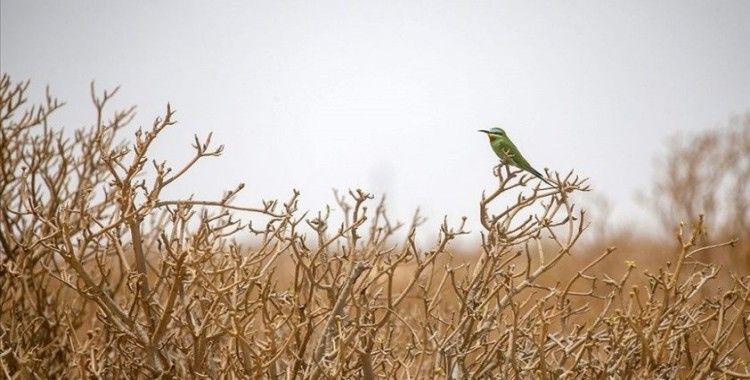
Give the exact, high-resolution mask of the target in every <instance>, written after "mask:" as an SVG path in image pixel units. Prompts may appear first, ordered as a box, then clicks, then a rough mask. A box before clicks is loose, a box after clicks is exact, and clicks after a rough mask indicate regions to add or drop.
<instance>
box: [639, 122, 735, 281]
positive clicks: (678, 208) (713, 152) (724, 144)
mask: <svg viewBox="0 0 750 380" xmlns="http://www.w3.org/2000/svg"><path fill="white" fill-rule="evenodd" d="M645 200H646V202H647V203H648V204H649V205H651V206H652V209H653V210H654V211H655V212H656V214H657V216H658V217H659V219H660V220H661V225H662V226H664V227H665V228H668V229H671V228H672V227H671V226H674V225H676V224H677V223H680V222H685V221H689V220H691V219H692V218H694V217H695V216H696V215H699V214H703V215H707V217H706V218H707V220H706V227H707V230H708V231H709V238H711V240H713V241H721V240H726V239H728V238H731V237H740V242H741V243H742V245H741V246H740V247H739V249H738V251H737V255H736V256H735V257H734V259H733V261H732V263H734V264H741V265H743V266H744V268H745V269H750V258H748V256H749V255H750V244H747V242H748V241H750V113H746V114H744V115H741V116H736V117H733V118H732V119H731V120H730V121H729V125H728V126H726V127H723V128H716V129H708V130H705V131H703V132H701V133H698V134H696V135H681V136H676V137H675V138H674V139H672V141H671V143H670V146H669V150H668V153H667V155H666V157H664V158H663V159H662V160H660V161H659V162H658V165H657V171H656V180H655V181H654V186H653V189H652V191H651V193H650V194H649V196H648V197H646V199H645ZM709 217H710V218H709Z"/></svg>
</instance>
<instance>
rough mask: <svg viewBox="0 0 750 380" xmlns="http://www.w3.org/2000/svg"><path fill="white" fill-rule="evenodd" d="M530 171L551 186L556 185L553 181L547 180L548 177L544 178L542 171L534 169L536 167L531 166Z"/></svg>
mask: <svg viewBox="0 0 750 380" xmlns="http://www.w3.org/2000/svg"><path fill="white" fill-rule="evenodd" d="M529 173H531V174H533V175H534V176H536V177H537V178H539V179H541V180H542V181H544V183H546V184H548V185H550V186H552V187H554V186H555V185H553V184H552V183H551V182H550V181H547V179H546V178H544V177H543V176H542V173H539V172H538V171H537V170H536V169H534V168H529Z"/></svg>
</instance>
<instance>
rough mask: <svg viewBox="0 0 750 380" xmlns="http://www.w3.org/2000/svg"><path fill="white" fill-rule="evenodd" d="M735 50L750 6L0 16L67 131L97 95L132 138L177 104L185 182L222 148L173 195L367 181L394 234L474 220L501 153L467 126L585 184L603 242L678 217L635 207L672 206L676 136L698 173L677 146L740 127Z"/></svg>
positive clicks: (107, 9) (86, 10) (22, 8)
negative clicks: (209, 142) (131, 113)
mask: <svg viewBox="0 0 750 380" xmlns="http://www.w3.org/2000/svg"><path fill="white" fill-rule="evenodd" d="M144 4H145V3H144ZM749 40H750V2H746V1H712V2H708V1H662V2H651V1H636V2H627V3H625V2H620V3H609V2H606V3H605V2H594V1H587V2H583V1H572V2H565V3H560V2H539V1H529V2H514V3H510V2H471V3H469V2H418V1H415V2H395V1H393V2H391V1H383V2H344V1H342V2H328V1H325V2H297V1H295V2H291V1H269V2H225V3H223V4H221V5H217V4H210V5H209V4H208V3H204V2H163V1H160V2H151V3H148V6H140V7H136V6H133V5H132V4H131V3H124V2H123V3H115V2H84V1H66V2H51V1H50V2H40V1H16V0H3V1H2V2H0V66H2V71H3V72H6V73H8V74H10V75H11V77H12V78H13V79H14V80H23V79H31V80H32V88H31V92H30V94H38V96H39V98H38V99H32V100H34V101H37V100H41V96H42V94H43V90H44V87H45V86H46V85H49V86H50V88H51V90H52V93H53V94H54V95H56V96H58V97H59V98H61V99H62V100H65V101H66V102H67V103H68V105H67V106H66V107H65V108H63V109H62V110H61V111H60V112H59V113H58V114H57V117H56V119H55V120H56V121H57V122H59V123H60V124H61V125H64V126H67V127H71V128H72V127H76V126H81V125H88V124H92V123H93V122H94V119H93V117H94V113H93V107H92V106H91V101H90V94H89V82H90V81H92V80H95V81H96V85H97V87H98V88H99V89H106V88H114V87H115V86H117V85H121V86H122V90H121V93H120V94H119V96H118V98H117V99H116V101H117V104H118V105H119V106H123V107H124V106H127V105H131V104H137V105H138V109H139V111H138V112H139V116H138V118H137V120H136V121H137V122H136V124H135V125H150V123H151V121H152V120H153V118H154V117H156V116H158V115H160V114H162V113H163V112H164V109H165V107H166V103H167V102H170V103H171V104H172V106H173V107H174V108H176V109H177V119H178V120H179V121H180V124H179V125H178V126H177V128H175V129H173V130H172V132H170V133H168V134H167V135H166V136H167V138H165V139H162V140H159V141H158V142H157V143H158V145H157V149H156V151H157V152H158V154H159V157H153V158H156V159H164V160H167V161H168V162H170V163H172V164H173V165H174V166H178V165H179V163H180V162H183V161H185V160H187V159H189V157H190V155H191V154H192V152H191V149H190V143H191V142H192V135H193V134H194V133H197V134H198V135H201V136H202V135H206V134H208V133H209V132H211V131H213V132H214V141H216V142H218V143H223V144H225V145H226V149H225V154H224V156H223V157H222V158H220V159H214V160H212V161H205V162H203V163H201V164H200V165H199V166H198V167H197V168H195V169H194V171H193V172H192V174H191V175H189V176H187V177H185V178H183V179H181V181H182V182H181V186H179V188H173V189H172V191H173V192H175V194H167V196H175V197H179V196H184V195H186V194H189V193H195V194H196V196H197V197H199V198H216V197H217V196H219V195H220V194H221V192H222V191H223V190H225V189H228V188H230V187H233V186H234V185H235V184H236V183H238V182H245V183H247V188H246V190H245V191H244V194H243V195H242V197H241V198H240V201H242V202H245V203H253V204H255V203H257V202H258V200H259V199H261V198H264V199H273V198H282V199H286V198H287V196H288V195H289V194H290V192H291V189H292V188H296V189H299V190H300V191H301V192H302V200H303V203H302V208H303V209H310V210H317V209H320V208H321V207H323V206H324V205H325V204H333V203H334V198H333V196H332V190H331V189H332V188H337V189H340V190H344V191H345V190H347V189H350V188H358V187H361V188H363V189H366V190H368V191H371V192H373V193H375V194H378V195H380V194H383V193H385V194H387V196H388V200H389V201H388V203H389V205H390V209H391V210H392V213H394V214H395V216H396V217H398V218H399V219H408V218H409V217H410V216H411V214H412V213H413V211H414V209H415V208H416V207H420V208H421V210H422V213H423V215H425V216H427V217H428V218H429V221H428V223H427V226H426V229H425V230H423V231H428V232H429V233H430V234H433V233H434V231H435V230H434V228H433V227H434V226H436V225H437V224H438V223H439V222H440V221H441V220H442V217H443V215H447V216H448V218H449V220H452V221H458V220H459V218H460V217H461V216H464V215H465V216H467V217H468V218H469V226H470V228H474V229H475V228H476V226H477V225H478V223H477V210H478V200H479V197H480V195H481V192H482V190H491V189H492V188H493V186H494V185H495V179H494V178H493V176H492V167H493V166H494V165H495V164H496V163H497V158H496V157H495V155H494V154H493V153H492V152H491V150H490V147H489V145H488V143H487V141H486V137H485V136H483V135H482V134H479V133H477V132H476V131H477V129H487V128H490V127H494V126H501V127H503V128H505V129H506V131H507V132H508V134H509V135H510V137H511V138H512V139H513V140H514V142H515V143H516V145H518V147H519V148H520V150H521V151H522V152H523V153H524V155H525V156H526V158H527V159H528V160H529V161H530V162H531V163H532V164H533V165H534V166H535V167H537V169H539V170H542V169H543V168H545V167H546V168H550V169H552V170H556V171H560V172H567V171H569V170H571V169H575V170H576V172H577V173H579V174H580V175H582V176H586V177H590V178H591V184H592V186H593V189H594V191H593V192H592V193H591V195H590V199H584V200H583V202H585V203H589V204H591V205H592V206H591V207H592V208H594V209H596V210H599V212H600V214H602V213H606V214H607V216H606V220H607V222H606V225H604V223H603V225H604V226H603V227H602V226H600V228H605V227H606V228H628V229H641V230H642V231H649V230H651V229H653V227H654V226H656V225H658V224H659V223H660V222H662V220H661V219H660V217H661V218H663V217H664V215H666V218H668V219H669V218H673V219H675V218H678V217H680V215H681V214H679V213H677V212H676V211H675V210H674V209H673V208H668V207H666V208H664V209H663V210H659V209H658V208H657V209H656V211H657V212H654V211H655V209H654V207H648V205H652V206H653V205H654V204H661V205H662V206H664V205H665V204H667V203H664V202H661V203H660V200H659V197H658V196H655V195H654V194H657V195H658V194H663V192H661V193H660V192H659V191H656V192H654V191H655V190H654V189H657V188H658V186H660V185H663V186H670V184H669V183H668V181H667V182H665V180H666V176H668V174H669V173H676V172H675V170H676V169H675V168H674V167H672V168H670V167H669V162H670V161H669V159H668V157H670V156H668V152H669V151H670V146H671V145H670V144H669V142H670V141H687V143H686V144H684V150H683V151H681V152H682V153H680V154H684V155H686V156H691V155H695V156H698V157H701V156H702V155H703V152H702V151H701V150H700V149H698V147H697V145H694V144H692V143H690V141H693V140H691V139H693V138H700V136H705V135H706V134H709V135H710V134H711V133H715V132H716V131H722V130H725V129H726V128H729V129H732V128H734V129H733V130H734V131H735V132H736V131H737V130H739V129H741V128H743V127H742V125H743V120H744V123H746V124H748V122H747V120H746V119H743V116H742V115H743V114H744V113H745V112H747V111H748V110H749V109H750V48H748V46H750V45H748V41H749ZM732 125H734V127H732ZM738 126H739V127H738ZM134 128H135V127H133V129H134ZM744 128H745V129H748V128H747V127H744ZM724 135H726V134H724ZM746 135H747V133H746ZM721 141H724V142H725V143H727V144H729V145H731V144H732V141H734V140H732V138H730V139H729V140H726V139H724V140H721ZM715 146H718V145H715ZM672 148H674V146H672ZM674 149H676V148H674ZM674 149H673V150H672V151H673V152H674V151H675V150H674ZM715 149H719V150H721V148H715ZM739 153H742V151H739ZM675 157H676V159H674V160H673V161H675V162H683V163H684V162H687V161H684V160H682V159H681V158H680V157H683V156H679V155H677V156H675ZM745 157H747V154H745ZM713 162H714V164H716V163H718V162H719V161H713ZM721 162H724V161H721ZM722 165H723V164H722ZM743 165H744V164H743ZM706 170H707V171H708V172H715V171H716V170H717V169H716V166H715V165H714V166H708V167H707V169H706ZM737 173H739V172H737ZM699 180H700V177H697V178H695V177H694V178H693V179H692V180H691V179H690V178H688V179H685V180H684V181H687V182H683V185H684V184H686V183H687V184H695V183H697V182H699ZM746 182H747V181H745V183H746ZM673 185H674V184H673ZM704 185H705V184H704ZM674 186H677V185H674ZM704 187H705V189H704V191H708V192H709V193H711V192H712V191H713V190H712V186H710V185H709V186H704ZM675 189H677V188H675ZM743 189H745V190H747V186H745V187H744V188H743ZM728 191H729V192H730V193H731V194H735V195H736V196H737V197H739V198H738V199H739V200H740V201H742V200H744V198H743V197H744V194H745V193H741V192H740V193H739V194H740V195H737V194H738V193H737V192H736V191H734V190H731V189H729V190H728ZM677 192H678V193H680V191H677ZM639 194H640V195H639ZM688 202H689V203H690V202H692V201H688ZM693 203H694V202H692V203H691V204H693ZM746 203H747V202H746ZM704 206H705V205H703V206H702V205H696V206H694V208H695V210H688V211H687V212H702V211H704V210H701V207H704ZM709 206H711V205H709ZM709 206H705V207H709ZM705 207H704V208H705ZM711 207H713V206H711ZM727 207H729V208H730V209H732V208H733V207H734V206H732V205H731V204H730V205H729V206H727ZM602 210H603V211H602ZM660 212H661V214H660ZM743 212H744V211H743ZM660 215H661V216H660ZM741 215H745V214H741ZM602 218H604V217H603V216H602Z"/></svg>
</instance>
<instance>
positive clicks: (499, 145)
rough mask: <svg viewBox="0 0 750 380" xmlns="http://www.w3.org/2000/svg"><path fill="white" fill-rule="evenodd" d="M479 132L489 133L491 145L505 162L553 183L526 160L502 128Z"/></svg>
mask: <svg viewBox="0 0 750 380" xmlns="http://www.w3.org/2000/svg"><path fill="white" fill-rule="evenodd" d="M479 132H484V133H486V134H487V136H488V137H489V138H490V146H492V150H493V151H494V152H495V154H497V156H498V157H500V159H501V160H503V162H504V163H506V164H509V165H512V166H515V167H517V168H519V169H523V170H525V171H527V172H529V173H531V174H533V175H534V176H536V177H537V178H539V179H541V180H542V181H544V182H546V183H547V184H549V185H552V184H551V183H549V181H547V180H546V179H545V178H544V177H542V174H541V173H539V172H538V171H537V170H536V169H534V168H533V167H532V166H531V164H529V162H528V161H526V159H525V158H524V157H523V155H522V154H521V152H519V151H518V148H517V147H516V145H515V144H513V142H512V141H510V138H508V135H507V134H506V133H505V131H504V130H502V129H501V128H492V129H490V130H489V131H486V130H480V131H479Z"/></svg>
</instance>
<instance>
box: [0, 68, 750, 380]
mask: <svg viewBox="0 0 750 380" xmlns="http://www.w3.org/2000/svg"><path fill="white" fill-rule="evenodd" d="M27 85H28V83H20V84H13V83H12V82H11V81H10V78H9V77H8V76H3V77H2V79H0V127H2V128H1V131H2V132H1V134H0V139H2V140H1V143H2V146H3V150H2V157H1V158H2V161H1V164H0V175H2V182H1V183H0V187H1V188H2V198H1V199H0V201H1V202H2V208H1V209H0V244H2V254H1V255H0V258H1V259H2V266H0V271H1V272H0V274H1V275H0V287H1V288H2V293H0V307H1V309H0V311H1V312H2V315H1V316H0V366H2V371H3V373H4V375H5V376H6V377H8V378H34V377H41V378H45V377H106V378H113V377H117V378H151V377H179V378H182V377H191V378H224V377H240V378H248V377H266V378H288V379H293V378H321V377H325V378H337V377H344V378H375V377H379V378H413V377H420V378H425V377H427V378H431V377H441V378H453V379H459V378H528V377H539V378H553V377H554V378H562V377H567V378H570V377H628V378H630V377H635V376H642V377H644V378H654V377H676V376H682V377H719V376H724V377H734V376H738V377H750V373H748V370H749V369H748V368H747V366H746V363H745V361H744V358H746V357H747V356H748V352H750V344H749V343H748V339H747V328H746V327H747V326H746V325H747V322H748V311H747V302H748V298H750V281H749V279H748V278H745V277H739V276H731V279H732V282H731V286H730V287H729V288H726V289H724V290H723V291H712V292H709V294H707V295H704V292H702V289H704V288H705V287H706V286H707V284H709V283H711V281H713V279H714V278H716V277H717V276H718V274H719V271H718V268H717V267H716V266H714V265H711V264H706V263H702V262H700V261H697V260H696V255H697V254H698V253H700V252H704V251H709V250H713V249H714V248H717V247H719V246H723V245H728V244H732V243H734V240H730V241H727V242H724V243H717V244H713V245H703V244H702V243H701V241H702V240H701V239H700V237H701V236H702V234H703V233H704V228H705V224H704V220H703V219H702V218H699V219H698V220H697V222H696V223H695V225H693V226H691V227H687V226H683V227H681V228H680V233H679V234H678V235H677V238H678V242H679V249H677V250H676V251H675V252H674V253H673V255H672V257H673V260H672V261H671V262H669V263H663V264H662V266H661V267H660V268H659V269H658V270H657V271H655V272H652V273H645V274H643V276H642V277H641V278H644V279H645V280H644V281H642V282H637V283H636V282H633V278H634V277H635V276H632V274H633V272H634V271H635V265H634V264H632V263H629V264H627V265H626V266H625V267H624V268H623V271H622V273H620V274H619V275H618V276H616V277H612V276H609V275H607V274H605V273H599V271H598V264H599V263H600V262H601V261H602V260H605V259H607V258H608V257H609V256H610V255H612V253H613V251H614V248H607V249H606V250H604V251H603V252H601V253H600V254H599V255H597V256H595V257H593V258H592V260H591V261H590V262H588V263H585V264H581V265H580V266H579V267H578V268H576V269H575V270H570V271H568V273H567V275H566V276H565V277H557V276H559V275H560V274H561V272H560V271H557V272H555V273H556V277H555V278H550V277H549V274H550V273H553V272H552V270H553V269H554V268H559V267H560V266H561V263H565V262H566V261H568V262H570V261H571V260H572V259H573V257H574V255H573V253H574V250H575V247H576V243H577V242H578V241H579V238H580V237H581V235H582V234H583V233H584V231H585V229H586V226H587V223H588V222H587V221H586V218H585V216H586V215H585V213H584V212H583V211H579V210H577V209H576V207H575V205H574V203H573V202H572V200H571V196H573V195H575V193H576V192H581V191H587V190H588V188H587V186H586V183H585V180H583V179H580V178H578V177H576V176H574V175H573V174H572V173H571V174H568V175H566V176H560V175H558V174H552V175H551V176H550V177H549V180H550V181H551V182H553V183H554V184H555V185H554V186H546V185H545V186H544V187H540V186H538V185H537V186H533V185H532V182H536V181H535V180H533V179H531V178H529V177H528V176H527V175H525V174H524V173H522V172H519V171H515V170H512V169H511V168H509V167H507V166H501V167H499V168H498V170H497V171H496V173H495V174H496V176H497V178H498V187H497V189H496V190H494V191H493V192H491V193H490V194H487V195H483V196H482V198H481V201H480V210H481V211H480V216H481V224H482V227H483V231H482V232H481V233H482V245H481V247H479V248H478V250H479V251H480V254H479V255H478V257H477V258H476V259H475V260H469V259H466V258H465V257H462V256H460V255H454V252H453V251H452V248H451V245H450V243H451V241H452V240H454V239H456V238H457V237H459V236H460V235H463V234H467V233H468V232H467V231H465V230H464V224H463V221H460V222H458V223H457V225H456V226H453V227H451V226H450V225H449V223H448V222H447V221H446V222H445V223H443V225H442V227H441V228H440V233H439V239H438V241H437V242H436V243H435V245H434V246H433V247H432V248H430V249H419V248H418V247H417V244H416V243H415V239H414V237H415V234H416V231H417V228H418V226H419V224H420V223H421V219H420V218H419V217H418V216H417V217H415V218H414V220H413V221H412V222H411V223H410V224H408V225H401V224H399V223H393V222H392V221H391V220H390V219H389V218H388V216H387V213H386V208H385V205H384V204H383V203H382V202H381V203H379V204H375V206H374V207H373V206H372V205H371V204H372V203H373V200H372V198H373V197H372V196H371V195H370V194H367V193H365V192H363V191H361V190H355V191H350V192H349V194H348V196H341V197H339V196H337V199H336V200H337V204H338V208H337V209H336V210H333V209H326V210H324V211H322V212H319V213H316V214H309V213H303V212H300V211H299V210H298V209H297V201H298V196H299V193H297V192H296V191H295V192H294V193H293V194H292V195H291V197H290V199H289V200H287V201H286V202H278V201H263V202H261V204H260V206H257V207H252V206H242V205H237V204H236V203H234V202H233V198H234V197H235V195H236V194H237V193H238V192H239V191H240V190H242V187H243V186H242V185H240V186H238V187H237V188H235V189H233V190H231V191H228V192H227V193H226V194H225V195H224V196H223V197H221V198H220V199H218V200H198V199H192V198H185V199H177V200H170V199H164V198H163V196H162V193H163V190H164V189H165V188H166V187H168V186H173V184H174V183H175V181H178V180H179V178H180V177H181V176H183V175H185V174H186V173H187V172H188V171H190V168H191V167H192V165H194V164H195V163H196V162H197V161H199V160H201V159H203V158H205V157H209V156H217V155H219V154H220V153H221V150H222V148H221V147H218V148H212V146H211V145H210V136H209V138H207V139H205V140H200V139H198V138H196V140H195V142H194V144H193V148H194V150H195V155H194V158H193V159H192V160H190V161H189V162H188V163H186V164H185V165H184V166H182V167H180V168H179V169H176V170H172V169H171V168H169V167H168V166H167V165H166V164H165V163H160V162H156V161H153V158H152V152H151V150H150V148H151V146H152V143H153V141H154V140H155V139H156V138H158V137H160V136H161V135H162V134H163V133H164V131H165V130H167V129H168V128H170V127H171V126H172V125H173V124H174V123H175V122H174V120H173V111H172V110H171V108H170V107H167V111H166V114H165V115H164V116H163V117H160V118H157V119H156V120H155V121H154V123H153V125H152V126H151V127H150V128H147V129H145V130H144V129H139V130H138V131H137V132H136V133H135V141H134V142H132V143H128V142H125V141H120V140H118V139H119V134H120V133H121V131H122V129H123V128H125V127H126V125H127V124H128V122H130V121H131V120H132V118H133V109H127V110H124V111H119V112H115V113H113V114H112V116H110V117H109V118H107V117H106V114H105V106H106V105H107V103H108V101H109V99H110V98H111V97H112V95H114V92H113V93H107V92H104V93H103V94H101V95H97V93H96V92H95V91H94V89H93V86H92V98H93V101H94V106H95V110H96V121H95V123H94V125H93V126H92V127H90V128H80V129H77V130H75V131H74V133H73V134H72V135H70V136H68V135H66V134H65V133H63V131H62V130H61V129H59V128H55V127H53V126H51V125H50V124H49V116H50V114H52V113H53V112H54V111H55V110H56V109H57V108H59V106H60V103H58V102H57V101H56V100H55V99H53V98H52V97H51V96H49V95H48V96H47V99H46V102H45V103H44V104H42V105H40V106H36V107H28V106H26V105H25V102H26V98H25V91H26V89H27ZM336 212H337V213H339V214H340V215H342V216H343V220H344V222H343V223H342V224H341V225H332V222H331V220H332V219H331V218H330V216H331V214H332V213H336ZM251 222H252V223H251ZM399 229H405V230H406V234H405V235H406V238H405V239H400V240H399V239H397V237H396V231H398V230H399ZM249 235H252V236H255V237H256V240H257V241H258V243H257V244H254V245H252V246H245V245H242V244H240V243H239V241H241V240H242V239H245V238H246V237H248V236H249ZM575 257H579V256H575ZM545 276H547V277H546V278H545Z"/></svg>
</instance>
